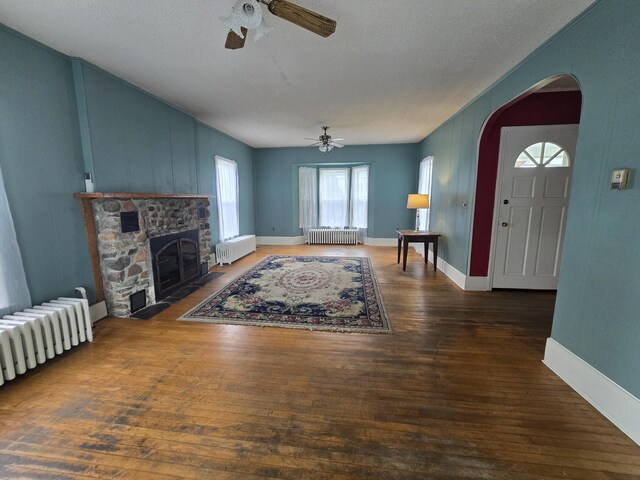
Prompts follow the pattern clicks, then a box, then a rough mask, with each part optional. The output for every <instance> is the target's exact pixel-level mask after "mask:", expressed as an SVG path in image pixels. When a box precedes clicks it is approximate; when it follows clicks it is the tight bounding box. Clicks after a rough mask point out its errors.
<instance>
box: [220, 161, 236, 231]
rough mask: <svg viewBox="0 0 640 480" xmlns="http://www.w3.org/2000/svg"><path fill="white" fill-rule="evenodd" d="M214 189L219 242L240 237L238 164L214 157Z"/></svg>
mask: <svg viewBox="0 0 640 480" xmlns="http://www.w3.org/2000/svg"><path fill="white" fill-rule="evenodd" d="M216 187H217V193H218V194H217V203H218V225H219V227H220V240H222V241H224V240H228V239H230V238H233V237H237V236H238V235H240V210H239V206H238V204H239V192H238V164H237V163H236V162H234V161H232V160H227V159H226V158H222V157H217V156H216Z"/></svg>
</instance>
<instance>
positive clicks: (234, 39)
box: [224, 27, 247, 50]
mask: <svg viewBox="0 0 640 480" xmlns="http://www.w3.org/2000/svg"><path fill="white" fill-rule="evenodd" d="M240 29H241V31H242V35H244V38H242V37H241V36H240V35H238V34H237V33H236V32H234V31H233V30H229V33H228V34H227V41H226V42H225V44H224V48H228V49H229V50H237V49H239V48H242V47H244V42H245V40H246V39H247V29H246V28H244V27H240Z"/></svg>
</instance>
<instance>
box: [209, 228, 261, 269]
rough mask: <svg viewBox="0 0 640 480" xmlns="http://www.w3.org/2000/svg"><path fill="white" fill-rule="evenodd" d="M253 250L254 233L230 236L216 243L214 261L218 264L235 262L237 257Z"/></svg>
mask: <svg viewBox="0 0 640 480" xmlns="http://www.w3.org/2000/svg"><path fill="white" fill-rule="evenodd" d="M255 251H256V236H255V235H243V236H242V237H236V238H232V239H231V240H227V241H225V242H222V243H218V244H217V245H216V262H218V265H222V264H223V263H231V262H235V261H236V260H238V259H239V258H242V257H244V256H245V255H249V254H250V253H251V252H255Z"/></svg>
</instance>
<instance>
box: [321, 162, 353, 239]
mask: <svg viewBox="0 0 640 480" xmlns="http://www.w3.org/2000/svg"><path fill="white" fill-rule="evenodd" d="M318 196H319V205H320V226H322V227H337V228H343V227H346V226H347V225H349V169H348V168H321V169H320V182H319V195H318Z"/></svg>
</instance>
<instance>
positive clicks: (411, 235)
mask: <svg viewBox="0 0 640 480" xmlns="http://www.w3.org/2000/svg"><path fill="white" fill-rule="evenodd" d="M396 233H397V234H398V261H397V262H396V263H400V249H402V250H403V253H402V271H403V272H404V271H406V270H407V252H408V251H409V243H411V242H422V243H424V263H427V259H428V258H429V243H432V244H433V270H434V272H437V271H438V269H437V267H436V265H437V263H438V237H441V236H442V235H441V234H440V233H436V232H430V231H429V230H396Z"/></svg>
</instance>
